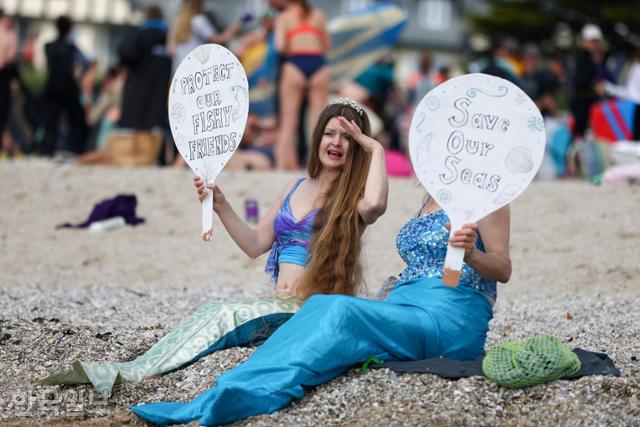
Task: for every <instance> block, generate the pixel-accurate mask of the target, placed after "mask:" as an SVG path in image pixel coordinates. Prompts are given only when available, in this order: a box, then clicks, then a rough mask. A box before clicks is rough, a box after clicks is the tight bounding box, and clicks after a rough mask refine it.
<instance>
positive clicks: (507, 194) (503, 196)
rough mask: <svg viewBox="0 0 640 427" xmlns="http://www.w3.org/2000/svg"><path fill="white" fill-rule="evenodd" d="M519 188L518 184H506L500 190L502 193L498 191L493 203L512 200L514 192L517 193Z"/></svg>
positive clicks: (502, 203)
mask: <svg viewBox="0 0 640 427" xmlns="http://www.w3.org/2000/svg"><path fill="white" fill-rule="evenodd" d="M521 188H522V187H520V186H519V185H513V184H509V185H507V186H506V187H505V188H504V190H502V193H500V194H499V195H498V197H496V198H495V199H493V204H494V205H504V204H505V203H509V202H510V201H511V200H513V198H514V197H515V196H516V194H518V191H520V189H521Z"/></svg>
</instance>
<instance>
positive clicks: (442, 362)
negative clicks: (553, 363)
mask: <svg viewBox="0 0 640 427" xmlns="http://www.w3.org/2000/svg"><path fill="white" fill-rule="evenodd" d="M573 352H574V353H575V355H576V356H577V357H578V359H579V360H580V365H581V366H580V370H579V371H578V372H576V373H574V374H571V375H565V376H563V377H561V378H560V379H563V380H575V379H578V378H582V377H585V376H588V375H605V376H613V377H619V376H620V370H619V369H618V368H617V367H616V365H615V364H614V363H613V360H611V358H610V357H609V356H608V355H607V354H606V353H597V352H593V351H587V350H584V349H581V348H575V349H573ZM482 360H483V358H479V359H476V360H454V359H445V358H441V357H434V358H431V359H424V360H416V361H410V362H405V361H397V360H390V361H387V362H384V363H382V364H370V365H369V367H370V368H373V369H380V368H388V369H391V370H392V371H395V372H400V373H412V374H433V375H437V376H439V377H441V378H445V379H449V380H459V379H460V378H468V377H478V376H484V374H483V372H482Z"/></svg>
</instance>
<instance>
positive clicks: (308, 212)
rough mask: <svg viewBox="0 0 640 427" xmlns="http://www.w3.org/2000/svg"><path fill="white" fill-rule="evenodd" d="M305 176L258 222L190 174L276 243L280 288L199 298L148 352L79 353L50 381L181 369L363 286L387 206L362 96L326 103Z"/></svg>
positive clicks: (254, 234)
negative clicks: (241, 297) (305, 306)
mask: <svg viewBox="0 0 640 427" xmlns="http://www.w3.org/2000/svg"><path fill="white" fill-rule="evenodd" d="M308 175H309V176H308V178H299V179H296V180H295V181H292V182H291V183H289V184H288V185H287V186H286V187H285V188H284V190H283V191H282V192H281V194H280V195H279V197H278V199H277V200H276V201H275V203H274V204H273V206H272V207H271V209H270V210H269V211H268V213H267V214H266V216H265V217H264V218H262V219H261V220H260V222H259V223H258V224H257V226H256V227H255V229H253V228H251V227H250V226H249V225H248V224H247V223H245V222H244V221H243V220H242V219H241V218H240V217H239V216H238V215H237V214H236V212H235V211H234V210H233V208H232V207H231V204H230V203H229V202H228V200H227V199H226V197H225V195H224V193H223V192H222V191H221V190H220V188H219V187H218V186H216V185H209V186H208V190H207V189H206V188H205V185H204V183H203V182H202V180H201V179H200V178H199V177H196V178H195V179H194V184H195V186H196V188H197V192H198V195H199V197H200V199H201V200H202V199H203V198H204V196H205V192H206V191H213V192H214V205H213V209H214V211H215V212H216V213H217V215H218V217H219V218H220V220H221V222H222V224H223V225H224V227H225V228H226V230H227V232H228V233H229V235H230V236H231V238H232V239H233V240H234V241H235V242H236V243H237V244H238V246H239V247H240V248H241V249H242V250H243V251H244V252H245V253H246V254H247V255H248V256H250V257H251V258H255V257H257V256H260V255H262V254H264V253H266V252H267V251H269V250H270V254H269V259H268V261H267V265H266V268H265V270H266V272H267V273H268V274H269V275H270V276H271V279H272V281H273V285H274V288H275V292H274V293H275V295H274V296H273V297H271V298H266V299H262V300H259V301H241V302H211V303H207V304H205V305H203V306H201V307H200V308H199V309H198V310H196V312H195V313H194V314H192V315H191V316H189V317H188V318H186V319H185V320H184V321H183V322H182V323H180V325H178V327H177V328H176V329H174V330H173V331H172V332H171V333H169V334H168V335H166V336H165V337H164V338H162V339H161V340H160V341H159V342H158V343H157V344H156V345H154V346H153V347H152V348H151V349H150V350H149V351H147V352H146V353H145V354H144V355H142V356H140V357H138V358H137V359H135V360H133V361H130V362H113V363H111V362H106V363H92V362H77V363H74V366H73V369H72V370H71V371H68V372H65V373H62V374H56V375H52V376H50V377H48V378H47V379H45V380H44V382H45V384H77V383H92V384H93V385H94V386H95V387H96V388H97V389H98V390H99V391H101V392H102V393H103V394H110V393H111V388H112V387H113V385H114V384H119V383H130V382H137V381H140V380H142V379H143V378H145V377H149V376H153V375H159V374H163V373H166V372H169V371H173V370H176V369H179V368H180V367H182V366H185V365H187V364H189V363H192V362H193V361H195V360H197V359H198V358H200V357H202V356H204V355H206V354H210V353H212V352H214V351H218V350H222V349H224V348H228V347H232V346H237V345H247V344H252V343H253V342H256V341H259V340H261V339H264V338H266V337H268V336H269V335H270V334H271V333H272V332H273V331H274V330H275V329H276V328H278V327H279V326H280V325H281V324H282V323H283V322H284V321H286V320H287V319H288V318H289V317H291V315H292V314H293V313H295V312H296V311H297V310H298V309H299V308H300V306H301V305H302V303H303V302H304V300H306V299H307V298H308V297H310V296H311V295H315V294H318V293H323V294H342V295H357V294H358V293H359V288H360V286H361V285H362V277H361V272H362V267H361V264H360V252H361V234H362V232H363V231H364V229H365V227H366V226H367V225H368V224H372V223H373V222H375V221H376V220H377V218H378V217H379V216H380V215H382V214H383V213H384V211H385V209H386V204H387V193H388V183H387V174H386V169H385V161H384V150H383V148H382V146H381V145H380V143H378V142H377V141H375V140H374V139H372V138H371V137H370V129H369V120H368V118H367V115H366V113H365V112H364V110H363V109H362V107H360V106H359V105H357V104H355V103H353V102H350V101H347V100H341V101H340V102H338V103H335V104H331V105H328V106H327V107H326V108H325V109H324V110H323V111H322V114H321V115H320V118H319V120H318V124H317V126H316V129H315V132H314V134H313V140H312V150H311V156H310V158H309V163H308Z"/></svg>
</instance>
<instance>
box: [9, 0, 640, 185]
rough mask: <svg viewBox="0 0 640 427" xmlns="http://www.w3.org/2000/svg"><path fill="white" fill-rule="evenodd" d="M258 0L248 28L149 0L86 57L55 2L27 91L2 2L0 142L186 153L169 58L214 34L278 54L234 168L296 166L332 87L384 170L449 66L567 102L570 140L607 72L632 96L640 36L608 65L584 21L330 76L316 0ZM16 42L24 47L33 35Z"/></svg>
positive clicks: (639, 70) (395, 161)
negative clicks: (265, 107) (113, 59)
mask: <svg viewBox="0 0 640 427" xmlns="http://www.w3.org/2000/svg"><path fill="white" fill-rule="evenodd" d="M268 3H269V11H268V12H267V13H265V14H264V15H263V16H261V17H259V22H258V25H253V26H252V27H251V28H252V29H250V30H249V29H248V28H247V27H248V25H247V24H248V23H250V22H252V21H254V20H255V17H253V16H252V15H251V14H245V15H243V16H241V17H240V18H239V19H238V20H237V21H236V22H233V23H231V24H229V25H227V26H226V27H224V26H223V25H221V23H220V22H219V20H218V19H217V17H216V16H215V14H214V13H212V12H211V11H207V10H205V8H204V4H203V0H183V2H182V5H181V8H180V10H179V12H178V14H177V15H176V17H175V19H174V20H173V22H171V23H169V22H168V20H167V19H166V18H165V17H164V16H163V12H162V9H161V8H160V7H158V6H149V7H147V8H146V9H145V11H144V20H143V22H142V23H141V24H140V25H139V26H138V27H137V28H135V29H133V30H131V31H130V33H129V34H128V35H127V36H126V37H125V38H124V40H123V42H122V43H121V45H120V47H119V49H118V58H119V60H118V62H117V63H116V64H99V63H97V62H96V61H91V60H89V59H87V57H86V56H85V55H84V54H83V53H82V52H81V51H80V49H79V48H78V47H77V46H76V45H75V44H74V42H73V40H72V38H71V37H70V34H71V33H72V29H73V22H71V20H70V19H69V18H68V17H66V16H61V17H59V18H58V19H57V20H56V29H57V36H56V38H55V39H54V40H51V41H50V42H49V43H47V44H46V46H45V47H44V50H45V57H46V66H47V79H46V82H45V83H44V85H43V87H42V88H41V89H40V90H39V91H37V92H34V93H31V92H30V90H29V89H28V88H27V87H26V85H25V84H24V82H23V81H22V80H23V79H22V78H21V73H20V69H21V66H22V65H24V64H20V61H19V59H18V58H19V46H20V43H19V40H18V38H17V36H16V32H15V28H14V21H13V19H12V18H11V17H10V16H6V15H4V14H2V13H1V12H0V138H1V141H2V145H1V147H2V155H3V156H4V157H6V156H7V155H9V156H14V155H19V154H20V153H26V154H36V155H41V156H55V158H56V159H58V160H60V159H61V161H67V160H68V159H69V158H72V159H74V161H77V162H79V163H85V164H95V163H113V161H114V150H115V152H116V153H117V152H118V150H120V151H122V150H124V148H123V147H126V146H127V145H130V144H132V143H135V144H138V145H142V146H144V147H146V148H145V153H146V154H145V155H146V156H147V162H149V161H150V162H151V163H153V164H159V165H171V164H173V165H184V161H182V159H181V157H180V155H179V153H177V151H176V149H175V147H174V144H173V141H172V139H171V133H170V131H169V129H168V118H167V97H168V87H169V83H170V80H171V77H172V74H173V73H174V72H175V70H176V68H177V66H178V65H179V64H180V62H181V60H182V59H183V58H184V57H185V56H186V55H187V53H188V52H190V51H191V50H192V49H193V48H194V47H196V46H198V45H200V44H203V43H219V44H222V45H226V46H228V47H230V48H231V49H232V50H233V51H234V53H236V55H237V56H238V57H239V58H240V59H241V61H251V60H252V59H251V58H252V57H253V56H252V53H253V52H252V50H254V49H257V48H258V47H263V46H264V45H265V44H267V45H269V44H272V45H273V46H274V47H275V49H276V50H277V52H278V54H279V58H280V59H279V61H277V63H275V64H273V67H274V68H276V71H275V72H276V75H277V83H278V85H277V86H278V95H277V101H276V106H275V113H276V114H273V112H272V113H271V114H263V113H261V112H260V111H253V110H252V111H250V115H249V120H248V122H247V127H246V131H245V135H244V137H243V142H242V144H241V145H240V150H239V151H238V152H237V153H236V155H235V156H234V158H233V159H232V160H231V161H230V162H229V164H228V167H229V168H232V169H249V170H268V169H273V168H277V169H288V170H295V169H299V168H300V167H301V166H302V165H304V163H305V160H306V157H305V156H306V143H305V141H306V140H309V139H310V137H311V136H310V135H309V133H308V131H307V130H308V129H310V128H312V127H313V126H312V125H310V124H313V123H314V121H315V120H316V118H317V116H318V112H319V111H320V110H321V109H322V108H323V107H324V105H326V103H327V101H328V100H329V98H330V97H331V96H332V95H339V96H344V97H347V98H350V99H352V100H354V101H356V102H358V103H360V104H361V105H363V106H364V107H365V108H367V111H368V112H369V113H370V115H371V116H372V128H373V130H374V136H375V137H377V138H378V139H379V140H380V141H381V142H382V143H383V145H384V146H385V148H386V149H387V150H388V151H389V156H388V162H389V167H390V171H391V173H392V174H397V175H408V174H411V167H410V164H409V163H408V160H407V156H406V154H407V135H408V127H409V123H410V120H411V117H412V114H413V111H414V108H415V106H416V104H417V103H418V102H419V101H420V100H421V99H422V98H423V97H424V95H425V94H426V93H427V92H429V91H430V90H431V89H433V88H434V87H435V86H437V85H438V84H440V83H442V82H443V81H445V80H447V79H448V78H449V77H450V76H451V74H452V72H454V73H456V74H459V73H463V72H483V73H487V74H492V75H496V76H498V77H502V78H505V79H507V80H509V81H511V82H513V83H515V84H516V85H518V86H519V87H520V88H522V89H523V90H524V91H525V92H526V93H527V94H528V95H529V96H530V97H531V98H532V99H533V100H534V101H535V102H536V104H537V105H538V107H539V108H540V110H541V112H542V114H543V116H545V117H547V118H552V117H562V116H563V115H564V116H566V111H569V112H570V119H569V121H570V122H571V123H572V124H571V135H572V140H573V141H577V140H581V139H583V138H585V137H586V136H587V135H588V128H589V114H590V111H591V108H592V107H593V105H594V104H595V103H596V102H598V100H600V99H602V98H603V97H606V96H607V93H606V91H605V82H610V83H613V84H618V85H622V86H625V87H626V88H627V93H629V94H630V95H629V96H630V97H631V98H632V99H636V100H640V49H638V50H636V52H635V53H634V54H633V55H631V56H628V57H627V65H626V66H625V67H620V66H616V67H612V68H609V67H608V66H609V64H610V62H608V61H607V60H608V59H609V58H610V57H609V56H608V55H607V52H606V50H605V43H604V37H603V34H602V32H601V30H600V28H599V27H597V26H596V25H593V24H587V25H585V26H584V28H583V29H582V31H581V33H580V37H579V40H578V41H577V42H576V46H575V47H574V48H573V49H572V51H571V52H570V53H567V52H555V53H553V52H541V50H540V48H539V47H538V46H537V45H536V44H533V43H520V42H519V41H517V40H515V39H511V38H506V39H502V40H497V41H495V42H494V43H493V44H492V45H491V47H490V49H487V51H486V52H485V53H483V54H480V55H478V54H476V56H475V58H473V60H471V61H469V62H468V63H466V64H465V65H463V63H459V64H456V63H453V62H449V63H447V62H442V61H437V60H436V59H437V55H434V54H432V53H429V52H424V53H422V54H420V55H419V59H418V61H417V66H416V69H415V72H413V73H411V74H410V75H409V78H408V79H407V80H406V81H399V78H398V76H397V74H396V69H395V64H394V58H393V55H392V53H388V54H386V55H383V56H382V57H381V58H380V59H379V60H378V61H376V62H375V63H374V64H372V65H371V66H369V67H368V68H367V69H365V70H364V71H363V72H362V73H361V74H360V75H358V76H356V77H355V78H354V79H353V80H351V81H348V82H344V83H342V84H341V85H340V86H339V87H338V88H336V87H334V85H332V80H331V67H330V64H329V61H328V59H327V57H328V54H329V52H330V50H331V48H332V46H331V36H330V34H329V31H328V29H327V18H326V16H325V14H324V12H323V11H322V10H320V9H317V8H313V7H311V6H310V5H309V3H308V2H307V1H306V0H269V1H268ZM23 45H24V48H23V50H24V54H23V55H22V56H23V57H26V56H27V53H28V52H27V50H28V49H33V45H32V44H31V43H23ZM31 55H33V53H32V52H31ZM254 56H255V55H254ZM107 65H109V67H108V68H107V67H106V66H107ZM103 69H107V70H108V71H106V72H104V71H100V70H103ZM620 70H622V71H620ZM635 111H636V113H635V127H634V129H633V139H635V140H639V139H640V108H636V110H635ZM132 141H134V142H132ZM114 147H115V148H114ZM118 147H120V148H118Z"/></svg>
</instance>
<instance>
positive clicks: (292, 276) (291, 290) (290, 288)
mask: <svg viewBox="0 0 640 427" xmlns="http://www.w3.org/2000/svg"><path fill="white" fill-rule="evenodd" d="M303 273H304V267H303V266H301V265H296V264H289V263H284V262H283V263H281V264H280V266H279V267H278V281H277V282H276V293H287V294H289V295H291V296H293V297H295V296H297V295H296V286H297V285H298V282H299V281H300V279H301V278H302V274H303Z"/></svg>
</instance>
